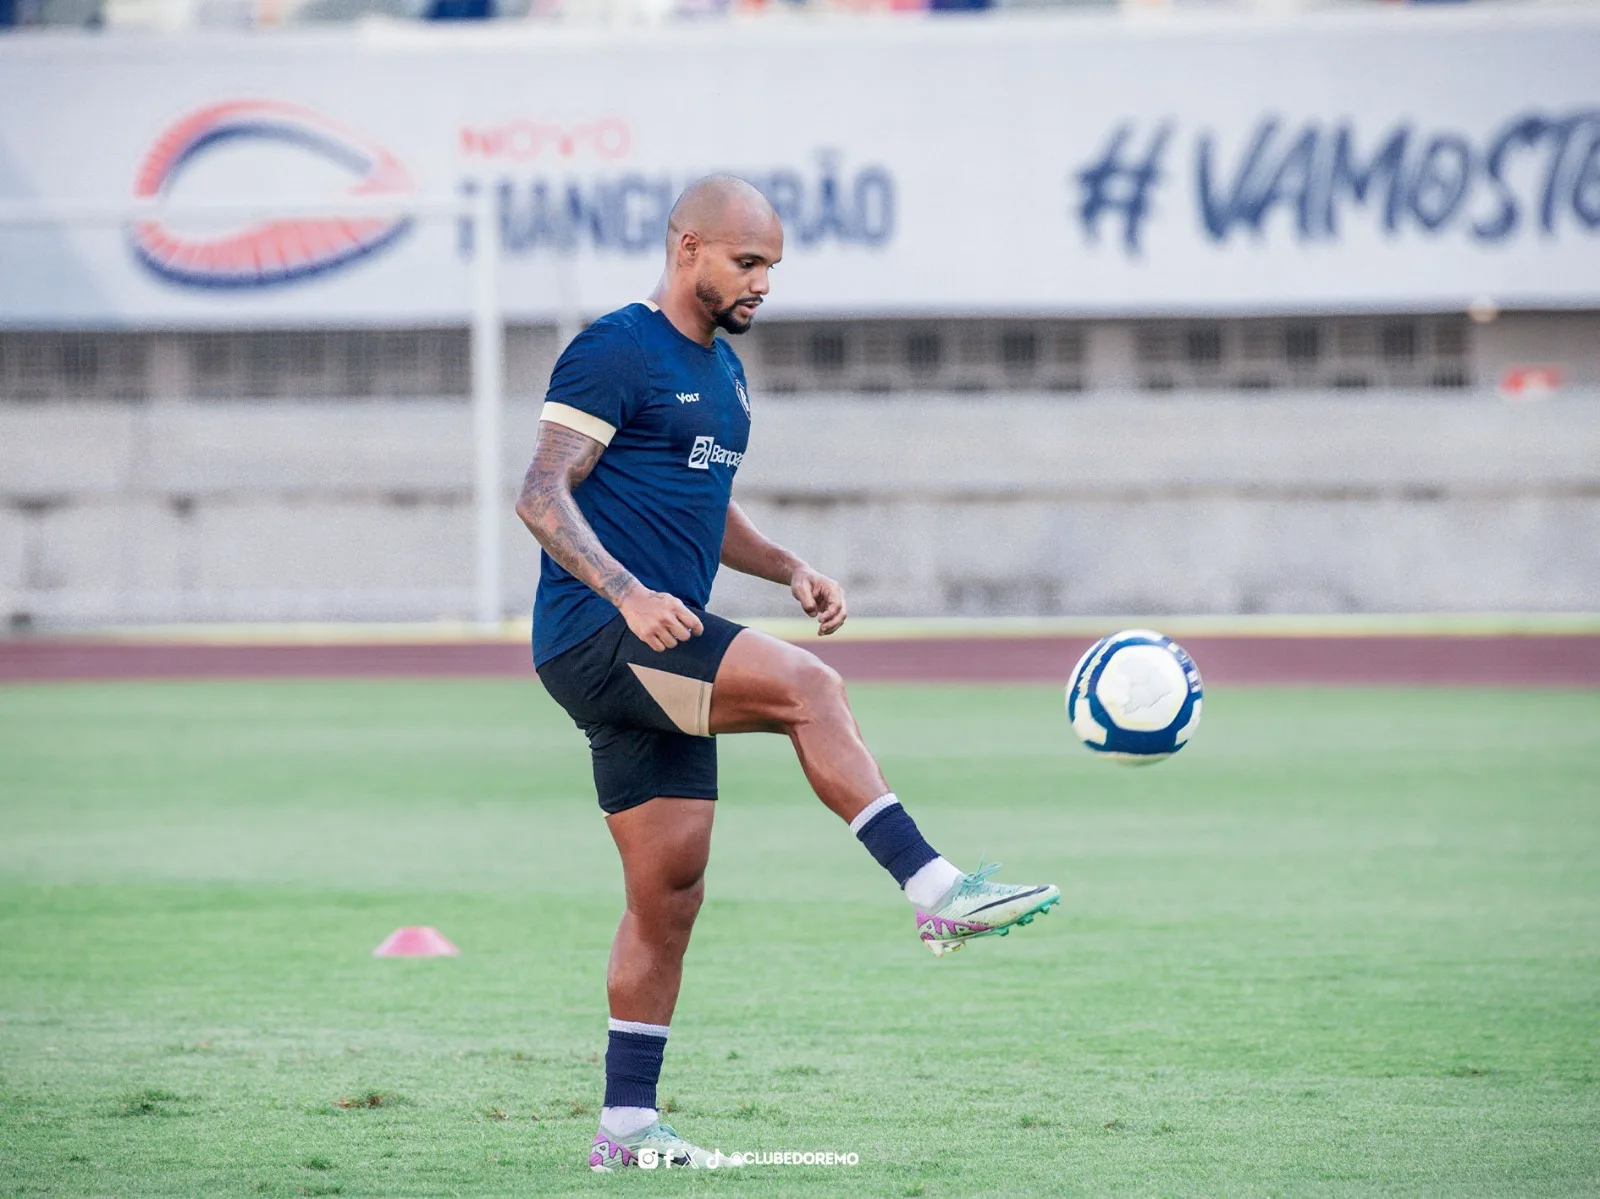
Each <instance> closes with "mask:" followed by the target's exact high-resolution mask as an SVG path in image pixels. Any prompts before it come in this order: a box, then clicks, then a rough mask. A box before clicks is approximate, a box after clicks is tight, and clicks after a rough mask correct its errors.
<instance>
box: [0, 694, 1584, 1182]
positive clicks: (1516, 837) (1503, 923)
mask: <svg viewBox="0 0 1600 1199" xmlns="http://www.w3.org/2000/svg"><path fill="white" fill-rule="evenodd" d="M853 695H854V696H855V699H856V704H857V708H858V713H859V715H860V718H861V721H862V724H863V727H864V728H865V730H866V732H867V735H868V737H869V740H871V741H872V742H873V744H874V745H875V746H876V747H877V748H878V749H879V751H880V753H881V755H882V757H883V759H884V763H885V767H886V769H887V771H888V773H889V776H890V779H891V781H892V783H893V784H894V786H895V787H896V789H897V790H898V791H899V793H900V794H901V795H902V796H903V797H904V798H905V799H906V800H907V802H908V803H909V804H910V805H911V806H912V809H913V811H914V812H916V813H917V814H918V816H919V818H920V819H921V822H922V824H923V826H924V828H925V829H926V830H927V831H928V832H929V834H930V837H931V838H932V839H933V840H934V842H935V843H936V844H938V845H940V846H941V847H942V848H944V850H945V852H947V853H948V854H950V855H951V856H952V857H955V858H957V859H958V860H960V861H961V862H963V863H964V864H967V865H969V866H971V865H975V864H976V860H977V858H978V857H979V855H981V854H984V853H987V854H989V855H990V856H991V857H995V858H1000V859H1002V860H1004V862H1005V863H1006V871H1005V877H1010V878H1015V879H1032V878H1038V879H1050V880H1053V881H1057V882H1059V883H1060V884H1061V885H1062V887H1063V891H1064V894H1065V903H1064V904H1063V907H1062V909H1060V910H1059V911H1058V912H1056V913H1053V914H1052V915H1051V916H1050V917H1049V919H1047V920H1043V921H1040V922H1038V923H1036V924H1035V925H1033V926H1030V927H1029V928H1028V929H1026V930H1020V931H1019V932H1018V933H1017V934H1016V935H1015V936H1012V937H1009V938H1007V939H1006V940H1005V941H1003V942H990V943H988V944H977V945H973V946H971V947H969V948H968V949H966V950H965V951H963V953H961V954H959V955H957V956H956V957H954V958H952V959H949V960H946V961H938V962H936V961H934V960H933V959H932V958H931V956H930V955H928V954H927V953H926V951H925V950H923V949H922V948H921V947H920V946H919V945H917V944H916V941H915V938H914V936H913V935H912V928H911V919H910V915H909V911H908V906H907V905H906V904H905V903H904V901H903V900H902V899H900V897H899V896H898V895H896V894H895V893H894V891H893V889H892V887H891V886H890V885H889V884H888V882H887V880H885V879H884V878H883V877H882V876H881V874H880V872H878V870H877V868H876V867H875V866H874V865H873V864H872V863H871V861H870V859H868V858H867V856H866V855H865V854H864V853H863V852H862V851H861V849H860V847H859V846H858V845H857V844H856V843H855V842H854V840H853V838H851V837H849V835H848V833H847V831H846V830H845V829H843V828H842V827H841V826H840V825H839V823H838V822H837V821H836V820H835V819H834V818H833V817H832V816H830V815H829V814H828V813H826V812H825V811H823V810H822V808H821V807H820V805H818V804H817V803H816V801H815V800H814V799H812V798H811V797H810V795H809V793H808V792H807V790H806V788H805V784H804V780H803V779H802V778H801V776H800V773H799V771H798V769H797V767H796V766H795V765H794V762H793V758H792V753H791V751H790V749H789V747H788V744H787V742H786V741H783V740H782V739H779V738H774V737H745V738H729V739H725V740H724V742H723V747H722V750H723V789H724V796H725V798H724V800H723V801H722V803H721V806H720V807H719V810H718V828H717V842H716V846H715V850H714V854H713V862H712V867H711V874H710V879H709V891H710V899H709V900H708V902H707V904H706V907H705V910H704V912H703V914H702V918H701V924H700V927H699V928H698V930H697V932H696V937H695V943H694V946H693V948H692V950H691V955H690V968H689V974H688V979H687V982H686V985H685V990H684V996H683V999H682V1002H681V1004H680V1008H679V1013H678V1016H677V1017H676V1019H675V1020H674V1024H673V1037H672V1044H671V1047H670V1049H669V1052H668V1056H667V1066H666V1071H665V1075H664V1077H663V1086H662V1094H663V1096H664V1097H667V1098H669V1099H670V1101H671V1103H672V1106H673V1108H674V1110H673V1112H672V1115H671V1116H670V1117H669V1118H670V1119H672V1120H674V1121H675V1122H676V1123H677V1124H678V1127H679V1128H680V1130H681V1131H683V1132H685V1133H687V1134H689V1135H691V1136H695V1137H698V1138H699V1139H700V1140H701V1141H702V1142H704V1143H708V1144H715V1145H719V1146H720V1147H722V1148H723V1149H725V1150H729V1151H733V1150H738V1149H761V1150H768V1149H773V1150H781V1149H796V1150H808V1149H809V1150H834V1151H853V1152H856V1153H858V1154H859V1155H860V1157H861V1164H860V1165H858V1166H856V1167H852V1168H846V1169H840V1168H833V1169H828V1168H822V1167H789V1168H764V1169H758V1170H751V1171H747V1172H745V1173H744V1174H742V1175H739V1176H732V1175H726V1174H720V1173H719V1174H717V1175H709V1176H698V1177H677V1176H674V1178H673V1179H672V1180H671V1181H670V1187H671V1189H672V1190H673V1191H675V1192H676V1191H678V1190H686V1191H695V1192H700V1191H705V1190H711V1189H716V1188H726V1187H730V1186H731V1187H736V1188H737V1189H738V1192H739V1193H741V1194H775V1195H792V1194H817V1195H831V1194H841V1193H859V1194H870V1195H911V1194H924V1195H932V1196H937V1195H975V1194H986V1195H1017V1194H1085V1195H1102V1194H1137V1195H1144V1194H1205V1195H1216V1194H1229V1195H1256V1194H1259V1195H1268V1194H1271V1195H1284V1194H1316V1195H1326V1194H1350V1195H1358V1194H1359V1195H1365V1194H1416V1195H1440V1194H1451V1195H1457V1194H1462V1195H1472V1194H1504V1195H1526V1194H1540V1195H1560V1194H1573V1195H1578V1194H1592V1193H1595V1191H1596V1190H1600V1138H1597V1137H1596V1135H1595V1133H1594V1129H1595V1128H1597V1127H1600V1077H1597V1075H1600V1019H1597V1016H1600V811H1597V810H1596V804H1595V802H1594V800H1595V796H1596V795H1597V794H1600V696H1597V695H1595V694H1593V693H1586V692H1530V693H1516V692H1503V691H1495V692H1441V691H1425V692H1407V691H1394V690H1383V691H1374V692H1359V691H1314V690H1299V691H1297V690H1288V689H1279V690H1238V691H1226V690H1224V691H1219V692H1216V693H1214V694H1213V695H1211V696H1208V698H1207V710H1206V716H1205V723H1204V724H1203V725H1202V727H1201V729H1200V732H1199V734H1198V736H1197V738H1196V740H1195V742H1194V743H1193V745H1192V746H1191V747H1190V748H1189V749H1186V750H1185V751H1184V753H1183V754H1182V755H1180V757H1178V758H1177V759H1175V760H1174V761H1173V762H1171V763H1168V764H1165V765H1163V766H1161V767H1159V768H1155V769H1149V770H1125V769H1119V768H1116V767H1112V766H1110V765H1108V764H1105V763H1102V762H1098V761H1095V760H1092V759H1091V758H1090V757H1089V755H1088V754H1086V753H1085V752H1084V751H1082V750H1081V749H1079V748H1078V747H1077V746H1075V745H1074V744H1072V742H1071V739H1070V733H1069V731H1068V730H1067V728H1066V726H1065V722H1064V718H1063V717H1062V715H1061V711H1060V697H1059V693H1058V692H1056V691H1054V690H1052V689H1049V688H1030V687H969V688H960V687H882V686H880V687H857V688H854V689H853ZM0 762H3V763H4V770H3V771H0V829H3V833H0V1193H22V1194H60V1195H80V1194H81V1195H130V1194H141V1195H200V1194H203V1195H208V1196H210V1195H234V1194H238V1195H261V1194H266V1195H284V1196H290V1195H305V1194H310V1195H315V1194H341V1195H375V1196H377V1195H396V1196H403V1195H502V1194H503V1195H512V1194H516V1195H528V1194H566V1193H571V1194H589V1193H598V1192H599V1191H601V1190H606V1191H608V1192H616V1191H618V1190H619V1189H620V1190H623V1191H627V1192H628V1193H634V1192H639V1191H643V1190H645V1189H649V1190H650V1191H651V1192H652V1193H653V1192H656V1191H659V1190H661V1189H662V1188H663V1187H664V1186H666V1185H668V1184H667V1180H666V1179H665V1178H664V1177H663V1176H662V1175H659V1174H657V1175H653V1176H652V1175H646V1174H641V1175H640V1176H638V1177H631V1178H595V1177H591V1176H590V1175H588V1173H587V1172H586V1170H585V1169H584V1167H583V1162H584V1156H585V1152H586V1147H587V1142H588V1138H589V1136H590V1134H591V1133H592V1130H593V1123H594V1118H595V1108H596V1105H597V1103H598V1099H599V1094H600V1086H601V1072H602V1067H601V1064H600V1060H599V1051H600V1050H601V1049H602V1048H603V1027H604V1024H603V1021H604V1007H603V1003H604V989H603V969H604V957H605V951H606V947H607V944H608V942H609V938H610V934H611V929H612V927H613V925H614V923H615V919H616V916H617V914H618V911H619V907H620V883H619V877H618V871H617V868H616V865H615V861H614V857H615V855H614V851H613V850H612V848H611V846H610V842H609V838H608V837H607V836H606V833H605V829H604V827H603V824H602V823H601V821H600V819H599V816H598V814H597V812H596V810H595V808H594V805H593V799H592V794H591V792H590V785H589V778H588V762H587V754H586V750H585V747H584V745H583V741H582V737H581V735H580V734H578V733H577V731H576V730H574V729H573V728H572V726H571V724H570V722H568V721H567V720H566V718H565V717H564V716H563V715H562V714H561V713H560V712H559V711H558V710H556V709H555V708H554V707H553V706H552V705H551V704H550V703H549V702H548V700H546V698H545V697H544V695H543V693H542V691H541V690H540V689H539V688H538V686H537V684H535V683H533V682H532V681H531V680H530V681H528V682H526V683H519V682H514V681H494V682H445V681H440V682H430V683H415V684H412V683H335V682H327V683H300V682H293V683H291V682H281V683H261V684H167V685H162V684H123V685H115V686H87V685H86V686H76V685H62V686H48V687H24V688H10V689H0ZM403 923H429V924H435V925H437V926H438V927H440V928H441V929H443V930H444V931H445V932H446V933H447V934H448V935H449V936H450V937H451V938H452V939H453V940H454V941H456V943H457V944H459V945H460V946H461V947H462V951H463V952H462V956H461V957H459V958H457V959H450V960H438V961H380V960H375V959H373V958H371V957H370V956H369V955H370V950H371V948H372V946H374V945H375V944H376V943H377V942H378V941H379V940H380V939H381V938H382V937H383V936H384V935H385V934H387V933H388V932H389V931H391V930H392V929H393V928H394V927H395V926H397V925H399V924H403Z"/></svg>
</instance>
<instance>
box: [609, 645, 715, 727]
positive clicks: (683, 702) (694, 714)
mask: <svg viewBox="0 0 1600 1199" xmlns="http://www.w3.org/2000/svg"><path fill="white" fill-rule="evenodd" d="M628 666H629V667H630V668H631V669H632V671H633V673H634V674H635V675H637V676H638V678H639V681H640V682H641V683H643V684H644V689H645V690H646V691H648V692H649V693H650V698H651V699H653V700H655V701H656V703H658V704H660V705H661V710H662V711H663V712H665V713H666V714H667V717H668V719H670V720H671V721H672V723H673V724H675V725H677V726H678V727H679V728H680V729H682V730H683V731H684V732H686V733H688V734H689V735H690V736H693V737H709V736H711V684H710V683H708V682H705V681H704V680H702V679H691V678H686V677H685V676H683V675H681V674H673V673H672V672H671V671H670V670H656V669H654V668H652V667H649V666H640V665H639V664H638V663H636V662H629V663H628Z"/></svg>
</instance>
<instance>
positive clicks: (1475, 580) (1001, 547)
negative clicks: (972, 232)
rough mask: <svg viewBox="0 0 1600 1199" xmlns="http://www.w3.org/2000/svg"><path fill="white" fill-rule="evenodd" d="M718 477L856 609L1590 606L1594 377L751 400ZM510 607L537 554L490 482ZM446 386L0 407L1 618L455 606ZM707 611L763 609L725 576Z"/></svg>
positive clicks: (518, 411)
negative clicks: (734, 462)
mask: <svg viewBox="0 0 1600 1199" xmlns="http://www.w3.org/2000/svg"><path fill="white" fill-rule="evenodd" d="M756 416H757V419H756V423H755V432H754V435H753V440H752V444H751V447H750V454H749V456H748V457H747V459H746V461H745V464H744V466H743V467H742V469H741V471H740V475H739V483H738V486H737V489H736V494H737V496H738V498H739V499H740V501H741V502H743V503H744V504H745V505H746V506H747V507H748V508H749V510H750V511H751V512H752V514H753V515H754V516H755V518H756V520H757V521H758V522H759V523H760V524H761V526H762V527H763V528H765V529H767V530H768V531H769V532H770V533H772V534H773V535H774V536H776V537H778V538H779V539H780V540H783V541H785V542H786V543H788V544H790V545H792V546H793V547H794V548H796V549H797V550H799V551H801V552H802V553H804V554H806V555H808V556H810V557H812V558H813V559H814V560H815V561H816V562H817V564H818V565H819V566H821V567H823V568H824V569H827V570H830V571H833V572H835V573H837V574H838V575H839V576H840V577H842V578H843V579H844V580H845V582H846V583H847V585H848V586H849V588H850V592H851V596H852V606H853V608H854V610H855V611H857V612H860V613H862V614H870V613H879V614H885V615H890V614H928V615H958V614H970V615H986V614H1039V615H1049V614H1072V613H1104V612H1116V611H1123V612H1133V611H1137V612H1151V613H1157V612H1172V611H1184V612H1197V613H1207V612H1215V613H1234V612H1294V611H1301V612H1340V611H1350V612H1365V611H1428V610H1445V611H1519V610H1521V611H1560V610H1590V609H1593V607H1594V606H1595V601H1596V597H1597V596H1600V393H1594V392H1568V393H1565V394H1563V395H1562V396H1560V397H1559V398H1555V399H1550V400H1546V401H1543V402H1540V403H1527V404H1510V403H1507V402H1505V401H1504V400H1501V399H1499V398H1497V397H1495V396H1492V395H1489V394H1484V393H1477V392H1467V393H1461V392H1454V393H1448V394H1438V393H1411V392H1370V393H1364V394H1362V395H1360V396H1359V397H1357V396H1351V395H1341V394H1336V393H1325V392H1324V393H1304V394H1294V393H1273V394H1268V395H1259V396H1234V395H1217V394H1209V395H1208V394H1203V393H1189V394H1185V393H1177V394H1167V395H1159V396H1157V395H1147V394H1107V395H1103V396H1102V395H1099V394H1096V395H1093V396H1085V397H1081V398H1071V397H1062V396H1056V395H1005V396H999V395H995V396H987V397H982V396H953V395H935V394H928V395H916V396H911V395H901V396H894V397H883V398H878V399H865V398H863V397H860V396H805V397H796V398H777V397H772V398H766V399H763V400H761V401H760V402H759V406H758V410H757V414H756ZM510 418H511V419H510V422H509V426H508V430H507V437H506V445H507V447H508V448H507V451H506V456H505V461H504V486H505V505H504V509H505V524H504V536H505V544H506V550H507V562H508V564H509V569H508V571H507V583H506V587H505V592H504V596H503V602H504V609H505V611H506V612H507V613H518V612H522V611H525V610H526V608H527V606H528V605H529V603H530V601H531V596H532V590H533V584H534V578H535V569H536V561H537V559H536V554H535V552H534V547H533V544H532V542H531V540H530V539H529V537H528V535H527V534H526V532H525V531H523V530H522V529H521V527H520V526H519V525H518V524H517V522H516V520H515V517H514V516H513V514H512V510H511V504H512V500H513V495H514V489H515V487H516V484H517V481H518V480H519V479H520V477H521V474H522V471H523V469H524V467H525V465H526V460H527V454H528V448H529V447H530V446H531V444H532V439H533V435H534V423H535V421H536V406H535V405H534V404H531V403H529V404H519V405H517V406H516V407H515V409H514V411H513V412H512V413H511V414H510ZM470 455H471V439H470V424H469V416H468V410H467V406H466V405H465V403H463V402H461V401H458V400H429V399H416V400H405V401H367V402H357V401H350V400H337V401H331V400H320V401H304V402H295V401H288V400H275V401H248V402H222V401H212V402H204V403H199V402H174V401H169V402H161V401H157V402H151V403H145V404H117V403H85V404H81V405H73V406H67V405H50V406H39V407H13V408H8V409H0V613H3V614H4V615H5V616H7V617H9V619H10V620H11V621H12V623H13V624H14V625H20V624H27V623H37V624H41V625H84V624H96V623H106V622H124V621H165V620H224V619H262V620H289V619H319V620H320V619H328V620H334V619H432V618H436V617H460V616H464V615H466V614H467V613H468V612H470V610H471V585H472V565H473V557H472V513H471V501H470V495H469V494H468V491H467V486H466V480H467V479H468V478H470V469H469V464H470ZM715 602H716V603H717V604H718V605H719V606H720V608H721V609H722V610H724V611H727V612H729V613H733V614H748V615H760V614H778V613H786V612H787V611H788V600H787V597H786V595H785V594H784V593H783V592H782V591H781V589H778V588H774V587H771V586H770V585H767V584H763V583H758V582H756V581H754V580H746V579H743V578H740V577H738V576H731V575H725V576H724V578H723V579H722V580H721V581H720V582H719V585H718V591H717V594H716V599H715Z"/></svg>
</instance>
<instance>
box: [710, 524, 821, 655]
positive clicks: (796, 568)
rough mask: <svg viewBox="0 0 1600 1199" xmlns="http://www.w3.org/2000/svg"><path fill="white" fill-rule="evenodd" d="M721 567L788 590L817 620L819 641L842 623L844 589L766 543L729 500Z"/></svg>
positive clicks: (788, 553)
mask: <svg viewBox="0 0 1600 1199" xmlns="http://www.w3.org/2000/svg"><path fill="white" fill-rule="evenodd" d="M722 564H723V565H724V566H726V567H728V568H729V569H730V570H737V571H738V572H739V573H740V574H747V575H755V576H756V578H758V579H767V580H769V581H771V582H773V583H782V584H784V585H785V586H786V587H788V588H789V590H790V591H791V592H793V593H794V597H795V599H797V600H799V601H800V606H801V607H802V608H804V609H805V613H806V615H807V616H814V617H816V620H817V635H818V636H819V637H826V636H827V635H828V634H829V633H832V632H834V631H835V630H836V629H838V627H839V626H840V625H842V624H843V623H844V620H845V616H846V615H847V613H846V611H845V605H844V588H843V587H841V586H839V584H838V583H837V582H835V581H834V580H833V579H830V578H828V576H827V575H824V574H819V573H818V572H817V571H814V570H812V569H811V567H809V566H807V565H806V564H805V562H803V561H801V559H799V558H798V557H796V556H795V555H794V554H791V553H790V552H789V551H788V550H786V549H784V548H783V547H782V546H781V545H779V544H777V543H776V542H774V541H769V540H767V538H766V537H764V536H762V534H761V530H759V529H757V528H756V527H755V525H753V524H752V523H751V522H750V518H749V517H748V516H746V515H745V514H744V509H743V508H741V507H739V505H738V504H736V503H734V502H733V501H732V500H729V501H728V525H727V531H726V532H724V533H723V535H722Z"/></svg>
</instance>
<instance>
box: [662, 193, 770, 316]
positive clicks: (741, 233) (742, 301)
mask: <svg viewBox="0 0 1600 1199" xmlns="http://www.w3.org/2000/svg"><path fill="white" fill-rule="evenodd" d="M782 257H783V223H782V222H781V221H779V220H778V214H777V212H776V211H775V210H774V209H773V207H772V205H771V204H770V203H769V202H768V200H767V198H766V197H765V196H763V195H762V194H761V193H760V192H759V191H757V190H756V189H755V188H754V187H753V186H752V185H751V184H749V183H748V182H746V181H745V180H743V179H740V178H739V177H738V176H737V175H707V176H706V177H705V178H704V179H697V180H695V181H694V182H693V183H691V184H690V185H689V186H688V187H686V188H685V189H684V192H683V194H682V195H681V196H679V197H678V202H677V203H676V204H674V205H673V206H672V212H671V213H670V214H669V215H668V217H667V273H666V277H665V278H664V279H663V280H662V288H661V292H660V294H661V295H662V296H663V297H671V296H674V295H675V296H679V297H681V299H682V301H683V303H684V304H685V305H686V307H687V306H692V307H693V308H694V309H697V310H698V312H697V313H696V314H694V315H693V316H692V317H691V319H692V320H693V321H694V324H695V325H696V326H697V327H703V328H704V329H705V340H706V342H707V344H709V343H710V338H711V337H712V336H713V335H714V333H715V331H716V330H717V329H723V330H726V331H727V332H729V333H743V332H744V331H745V330H746V329H748V328H749V327H750V322H751V320H753V319H754V317H755V314H756V309H757V307H759V306H760V304H761V301H762V298H763V297H764V296H765V295H766V294H767V290H768V288H769V286H770V284H769V282H768V279H767V272H768V271H769V270H770V269H771V268H772V267H773V266H774V265H775V264H776V263H777V261H778V259H780V258H782ZM686 315H688V314H687V313H686Z"/></svg>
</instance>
